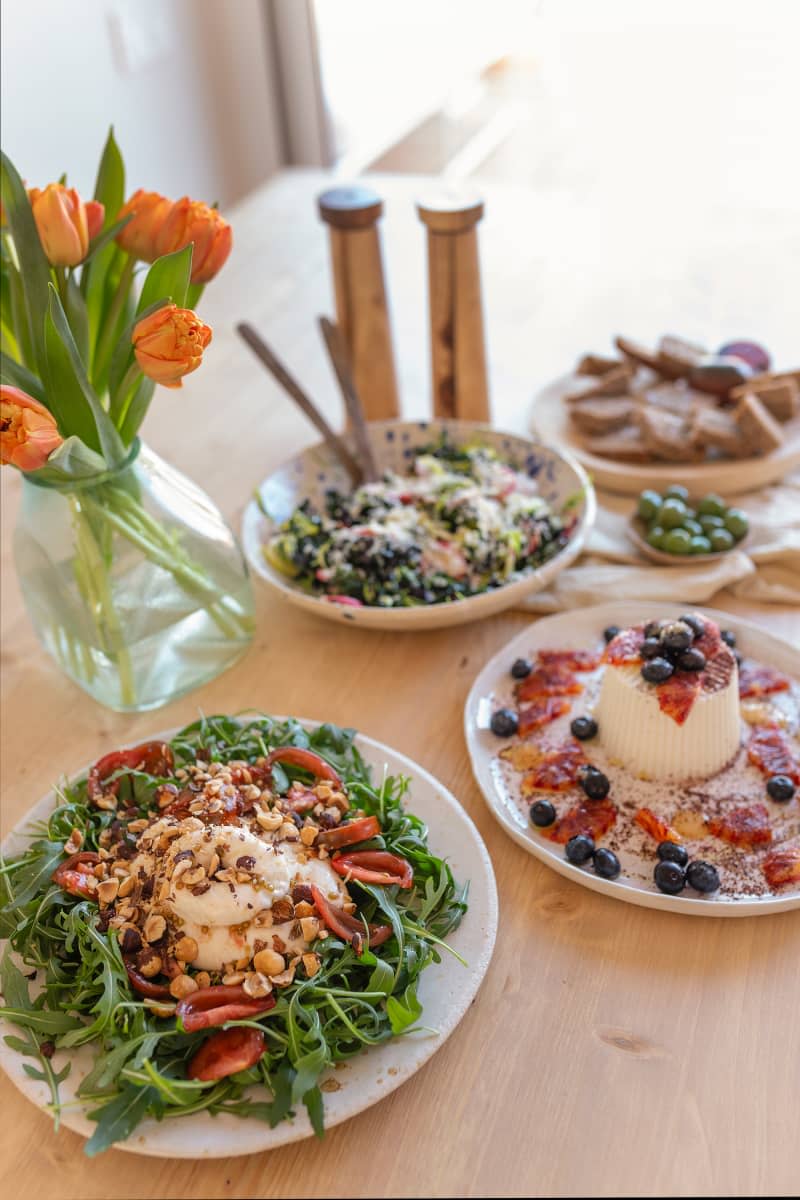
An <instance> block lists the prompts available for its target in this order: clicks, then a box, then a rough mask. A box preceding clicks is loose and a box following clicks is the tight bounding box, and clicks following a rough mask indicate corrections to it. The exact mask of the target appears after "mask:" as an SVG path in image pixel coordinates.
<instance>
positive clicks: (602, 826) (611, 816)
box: [541, 799, 617, 846]
mask: <svg viewBox="0 0 800 1200" xmlns="http://www.w3.org/2000/svg"><path fill="white" fill-rule="evenodd" d="M616 819H617V810H616V808H615V807H614V805H613V804H612V803H611V801H610V800H608V799H606V800H595V801H592V800H585V801H581V803H580V804H576V805H575V807H574V808H570V809H568V810H567V812H565V813H564V815H563V817H559V818H558V820H557V821H556V822H555V823H554V824H553V825H551V826H550V827H549V829H543V830H542V831H541V832H542V833H543V834H544V836H545V837H546V838H549V839H550V841H551V842H558V843H559V844H560V845H562V846H563V845H564V844H565V843H566V842H568V841H569V839H570V838H573V837H576V836H577V835H578V834H579V833H588V834H589V836H590V837H593V838H594V839H595V841H597V839H598V838H601V837H602V836H603V834H604V833H608V831H609V829H610V828H611V826H612V825H613V824H614V822H615V821H616Z"/></svg>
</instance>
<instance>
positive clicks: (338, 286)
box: [318, 187, 399, 421]
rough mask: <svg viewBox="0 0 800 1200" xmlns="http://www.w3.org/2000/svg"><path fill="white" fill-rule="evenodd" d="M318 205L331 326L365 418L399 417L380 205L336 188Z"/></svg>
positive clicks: (367, 195)
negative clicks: (327, 241) (327, 246)
mask: <svg viewBox="0 0 800 1200" xmlns="http://www.w3.org/2000/svg"><path fill="white" fill-rule="evenodd" d="M318 203H319V212H320V216H321V217H322V219H323V221H325V222H326V223H327V224H328V225H329V226H330V238H331V264H332V268H333V286H334V291H335V296H336V322H337V325H338V326H339V329H340V331H341V333H342V335H343V337H344V339H345V342H346V343H347V346H348V349H349V351H350V360H351V363H352V368H353V378H354V380H355V385H356V389H357V391H358V395H359V397H360V399H361V403H362V405H363V408H364V415H365V416H366V418H367V420H370V421H380V420H388V419H391V418H392V417H396V416H397V415H398V412H399V403H398V395H397V376H396V374H395V367H394V352H393V350H392V332H391V328H390V326H389V310H388V307H387V304H386V287H385V285H384V279H383V264H382V262H381V246H380V240H379V237H378V219H379V217H380V216H381V215H382V213H383V201H382V200H381V198H380V196H378V195H377V194H376V193H375V192H373V191H371V190H370V189H369V188H365V187H338V188H332V189H331V190H330V191H328V192H323V193H322V195H321V196H320V197H319V199H318Z"/></svg>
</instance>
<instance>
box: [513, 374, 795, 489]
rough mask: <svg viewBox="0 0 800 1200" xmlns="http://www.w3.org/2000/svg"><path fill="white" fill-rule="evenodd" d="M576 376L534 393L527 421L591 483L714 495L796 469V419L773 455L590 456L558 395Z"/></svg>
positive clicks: (771, 480)
mask: <svg viewBox="0 0 800 1200" xmlns="http://www.w3.org/2000/svg"><path fill="white" fill-rule="evenodd" d="M580 379H581V377H580V376H578V375H573V374H572V373H569V374H567V375H562V376H560V377H559V378H558V379H555V380H553V382H552V383H550V384H548V385H547V387H545V388H543V389H542V391H540V392H538V393H537V395H536V396H535V397H534V400H533V403H532V405H531V412H530V417H529V425H530V428H531V430H532V431H533V432H534V434H535V436H536V437H537V438H538V439H539V440H540V441H542V442H544V443H550V444H551V445H556V446H563V447H565V448H566V449H567V450H569V451H570V453H571V454H574V456H575V458H577V459H578V461H579V462H580V463H581V465H582V466H584V467H585V468H586V470H587V471H588V472H589V474H590V475H591V477H592V482H593V483H594V485H595V487H599V488H605V489H606V490H607V491H610V492H621V493H623V494H624V495H627V496H636V495H638V494H639V492H641V491H642V490H643V489H644V488H655V490H656V491H658V490H660V489H662V488H665V487H669V485H670V484H671V483H682V484H684V485H685V486H686V487H688V489H689V491H690V492H693V493H694V492H696V493H701V494H702V493H703V492H717V493H718V494H719V495H720V496H733V495H737V494H738V493H740V492H752V491H754V490H756V489H757V488H762V487H767V486H768V485H769V484H771V483H776V482H777V481H778V480H779V479H783V477H784V476H785V475H788V474H789V472H790V471H793V470H795V468H797V467H800V417H795V418H794V419H793V420H792V421H789V422H787V424H785V425H783V426H782V428H783V430H784V433H785V434H786V440H785V442H784V443H783V445H782V446H780V447H779V449H778V450H776V451H775V452H774V453H773V454H767V455H764V456H762V457H761V458H737V459H717V460H713V461H712V460H708V461H704V462H696V463H677V462H676V463H628V462H618V461H617V460H616V459H613V458H601V457H600V456H599V455H597V454H590V453H589V451H588V450H586V449H585V448H584V445H583V440H582V438H581V436H580V434H579V433H578V432H577V430H575V429H574V427H573V426H572V423H571V421H570V419H569V412H568V410H567V405H566V404H565V403H564V401H563V399H562V397H563V396H564V395H565V394H566V393H568V392H569V391H570V390H571V389H573V388H574V387H575V386H577V384H578V383H579V382H580Z"/></svg>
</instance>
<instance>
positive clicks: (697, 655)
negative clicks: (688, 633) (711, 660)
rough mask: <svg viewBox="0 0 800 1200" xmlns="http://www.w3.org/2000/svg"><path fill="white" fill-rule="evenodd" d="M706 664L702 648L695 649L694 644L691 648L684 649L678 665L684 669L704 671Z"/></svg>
mask: <svg viewBox="0 0 800 1200" xmlns="http://www.w3.org/2000/svg"><path fill="white" fill-rule="evenodd" d="M705 665H706V656H705V654H703V651H702V650H695V648H694V646H692V647H691V649H689V650H684V652H683V654H681V656H680V658H679V659H678V666H679V667H680V669H681V670H682V671H702V670H703V668H704V667H705Z"/></svg>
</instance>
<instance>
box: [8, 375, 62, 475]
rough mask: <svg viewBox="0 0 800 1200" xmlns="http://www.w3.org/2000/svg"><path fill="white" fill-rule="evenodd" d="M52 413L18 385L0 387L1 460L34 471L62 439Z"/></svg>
mask: <svg viewBox="0 0 800 1200" xmlns="http://www.w3.org/2000/svg"><path fill="white" fill-rule="evenodd" d="M63 440H64V439H63V438H62V436H61V434H60V433H59V432H58V427H57V425H56V423H55V419H54V417H53V414H52V413H51V412H49V411H48V409H46V408H45V406H44V405H43V404H40V403H39V401H38V400H34V398H33V396H29V395H28V393H27V392H23V391H21V390H20V389H19V388H15V387H8V386H7V385H6V384H3V385H2V386H0V463H2V464H3V466H5V465H6V464H10V465H11V466H13V467H19V469H20V471H37V470H38V469H39V467H43V466H44V465H45V463H46V462H47V460H48V458H49V457H50V455H51V454H52V453H53V451H54V450H57V449H58V447H59V446H60V445H61V443H62V442H63Z"/></svg>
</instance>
